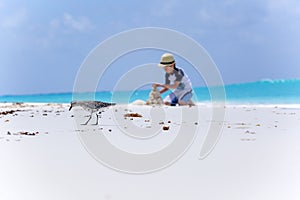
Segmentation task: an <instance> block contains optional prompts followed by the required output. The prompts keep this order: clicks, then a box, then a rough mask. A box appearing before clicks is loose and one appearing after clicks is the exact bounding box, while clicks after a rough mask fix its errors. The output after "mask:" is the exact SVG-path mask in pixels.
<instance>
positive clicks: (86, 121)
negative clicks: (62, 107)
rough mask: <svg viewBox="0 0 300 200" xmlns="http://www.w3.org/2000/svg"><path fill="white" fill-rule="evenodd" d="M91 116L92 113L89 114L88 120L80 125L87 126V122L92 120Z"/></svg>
mask: <svg viewBox="0 0 300 200" xmlns="http://www.w3.org/2000/svg"><path fill="white" fill-rule="evenodd" d="M92 114H93V112H91V114H90V117H89V119H88V120H87V121H86V122H85V123H84V124H82V125H87V124H88V123H89V121H90V120H91V119H92Z"/></svg>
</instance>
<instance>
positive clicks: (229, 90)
mask: <svg viewBox="0 0 300 200" xmlns="http://www.w3.org/2000/svg"><path fill="white" fill-rule="evenodd" d="M224 88H225V92H226V103H229V104H230V103H239V104H300V79H295V80H261V81H257V82H251V83H242V84H231V85H225V87H224ZM218 89H220V87H219V88H218ZM149 92H150V90H137V91H122V92H96V93H84V94H80V95H78V96H76V97H75V96H74V95H73V93H72V92H70V93H58V94H34V95H5V96H0V102H32V103H38V102H41V103H69V102H70V101H72V99H73V98H76V100H78V99H80V100H91V99H93V98H94V97H95V99H96V100H100V101H108V102H111V101H113V102H116V103H131V102H133V101H135V100H137V99H141V100H144V101H146V100H147V99H148V95H149ZM165 95H166V94H165ZM165 95H163V97H164V96H165ZM91 97H92V98H91ZM194 101H195V102H209V101H211V97H210V93H209V90H208V88H207V87H195V88H194Z"/></svg>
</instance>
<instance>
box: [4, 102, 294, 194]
mask: <svg viewBox="0 0 300 200" xmlns="http://www.w3.org/2000/svg"><path fill="white" fill-rule="evenodd" d="M195 108H196V109H197V110H198V111H199V113H198V118H196V119H195V118H194V117H193V116H192V115H191V117H185V118H182V115H181V114H180V113H181V109H182V108H181V107H167V108H166V107H164V108H162V109H152V107H151V106H140V105H116V106H113V107H110V108H109V109H107V110H106V111H105V112H104V113H103V114H102V116H101V118H100V119H99V124H98V125H92V124H93V123H95V120H96V118H95V116H93V117H92V119H91V120H90V122H89V123H88V124H87V125H86V126H85V125H80V123H84V122H85V121H86V120H87V119H88V117H86V115H88V113H87V112H85V111H82V110H81V109H80V108H76V109H75V110H72V111H69V110H68V109H69V104H29V103H22V104H12V103H1V104H0V159H1V164H0V199H1V200H20V199H23V200H35V199H42V200H53V199H55V200H66V199H72V200H77V199H78V200H82V199H89V200H94V199H95V200H96V199H97V200H100V199H104V200H117V199H120V200H121V199H128V200H129V199H130V200H135V199H136V200H141V199H143V200H153V199H157V200H158V199H172V200H175V199H189V200H191V199H195V200H199V199H209V200H220V199H222V200H227V199H228V200H253V199H255V200H266V199H272V200H282V199H289V200H298V199H299V198H300V190H299V185H300V157H299V154H300V145H299V141H300V134H299V130H300V106H299V105H233V104H232V105H226V107H225V111H226V115H225V118H224V120H223V121H222V122H218V123H223V129H222V132H221V136H220V138H219V140H218V143H217V144H216V146H215V148H214V149H213V151H212V152H211V153H210V154H209V155H208V156H207V157H206V158H205V159H202V160H201V159H199V154H200V150H201V147H202V145H203V141H204V140H205V136H206V134H207V131H208V129H209V126H210V124H211V123H214V119H212V114H211V111H212V107H211V105H207V104H204V103H201V104H197V105H196V106H195V107H194V108H193V107H192V108H189V107H185V108H184V109H195ZM153 112H159V113H158V114H157V115H155V113H154V116H158V117H157V118H156V119H152V118H151V116H153ZM126 114H139V115H140V116H139V117H137V116H135V117H130V116H128V117H126V116H124V115H126ZM181 127H193V128H195V130H196V131H197V132H196V138H195V140H194V142H193V143H192V144H191V146H190V148H188V149H187V151H186V152H185V153H184V154H183V155H182V157H180V158H179V159H178V160H177V161H176V162H174V163H172V164H171V165H168V166H167V167H165V168H163V169H161V170H157V171H154V172H152V173H145V174H143V173H142V174H132V173H124V172H121V171H118V170H114V169H111V168H110V167H108V166H107V165H105V164H103V163H101V162H99V160H97V159H96V158H95V156H92V155H91V154H90V152H89V151H88V149H87V148H86V147H85V146H84V145H83V144H82V139H81V138H80V134H81V136H85V133H86V135H88V134H90V135H95V136H100V135H101V137H103V136H104V137H106V138H107V140H108V141H109V142H110V143H111V144H112V145H114V146H117V147H118V148H119V149H122V150H124V151H126V152H135V153H137V152H139V153H143V154H149V153H151V152H155V151H157V150H158V149H163V148H165V147H166V146H168V145H169V144H171V143H172V142H173V141H174V140H175V138H176V135H177V133H178V131H179V129H180V128H181ZM164 129H165V130H164ZM124 130H127V133H128V134H127V135H126V134H124ZM132 130H141V131H140V132H139V131H138V132H134V131H132ZM143 130H144V131H143ZM125 132H126V131H125ZM131 133H133V134H134V135H130V134H131ZM146 133H149V134H148V135H147V134H146ZM151 133H153V134H152V135H151ZM96 144H97V141H96ZM104 154H105V152H104ZM120 162H126V160H122V158H120Z"/></svg>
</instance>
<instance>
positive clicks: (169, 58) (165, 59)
mask: <svg viewBox="0 0 300 200" xmlns="http://www.w3.org/2000/svg"><path fill="white" fill-rule="evenodd" d="M173 63H175V59H174V56H173V54H170V53H165V54H163V55H162V56H161V59H160V63H159V64H158V66H160V67H165V66H168V65H171V64H173Z"/></svg>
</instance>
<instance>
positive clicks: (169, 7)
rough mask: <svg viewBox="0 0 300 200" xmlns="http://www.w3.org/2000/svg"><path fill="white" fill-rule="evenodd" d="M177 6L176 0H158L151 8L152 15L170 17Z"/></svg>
mask: <svg viewBox="0 0 300 200" xmlns="http://www.w3.org/2000/svg"><path fill="white" fill-rule="evenodd" d="M178 6H179V1H178V0H166V1H158V3H157V4H156V6H154V8H153V10H152V15H154V16H157V17H170V16H172V15H174V14H175V13H176V10H175V8H177V7H178Z"/></svg>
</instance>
